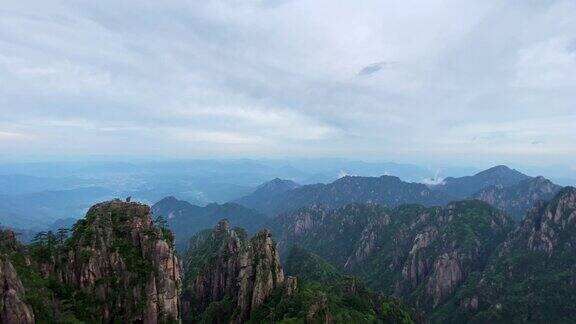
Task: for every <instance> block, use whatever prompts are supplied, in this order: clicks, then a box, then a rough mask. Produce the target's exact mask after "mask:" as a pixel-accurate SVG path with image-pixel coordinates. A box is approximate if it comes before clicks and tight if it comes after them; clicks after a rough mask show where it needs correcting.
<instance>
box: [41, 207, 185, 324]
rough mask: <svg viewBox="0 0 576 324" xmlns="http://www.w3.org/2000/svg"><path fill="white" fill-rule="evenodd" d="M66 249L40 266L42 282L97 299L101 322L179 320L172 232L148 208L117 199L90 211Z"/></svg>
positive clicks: (96, 305)
mask: <svg viewBox="0 0 576 324" xmlns="http://www.w3.org/2000/svg"><path fill="white" fill-rule="evenodd" d="M68 246H69V247H68V248H67V249H66V250H64V251H62V252H61V253H59V254H58V255H56V256H55V257H53V258H52V260H50V262H47V263H44V264H43V265H42V269H43V272H44V275H45V276H46V277H51V278H54V279H56V280H57V281H59V282H61V283H62V284H64V285H66V286H70V287H74V288H76V289H79V290H80V291H82V292H83V293H84V294H87V295H89V296H93V297H94V299H95V307H96V313H97V314H96V316H99V317H100V318H101V319H102V320H103V321H105V322H114V321H121V322H125V323H127V322H143V323H157V322H163V321H175V320H177V319H179V318H180V314H179V309H180V286H181V279H180V264H179V261H178V258H177V257H176V254H175V252H174V247H173V237H172V234H171V233H170V231H168V230H164V229H161V228H159V227H157V226H155V225H154V224H153V221H152V214H151V212H150V208H149V207H148V206H146V205H142V204H138V203H127V202H121V201H119V200H116V201H111V202H106V203H101V204H97V205H95V206H93V207H92V208H90V210H89V211H88V213H87V215H86V219H84V220H82V221H80V222H79V223H77V224H76V225H75V228H74V232H73V235H72V237H71V238H70V239H69V243H68Z"/></svg>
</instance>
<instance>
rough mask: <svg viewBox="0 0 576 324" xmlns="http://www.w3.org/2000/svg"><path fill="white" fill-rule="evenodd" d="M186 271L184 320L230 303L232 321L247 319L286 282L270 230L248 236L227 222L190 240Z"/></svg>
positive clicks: (199, 316)
mask: <svg viewBox="0 0 576 324" xmlns="http://www.w3.org/2000/svg"><path fill="white" fill-rule="evenodd" d="M184 269H185V270H184V271H185V281H184V285H185V288H184V289H185V292H184V297H183V306H184V307H183V310H184V311H183V312H184V314H183V315H184V319H185V321H197V320H198V319H199V318H201V316H203V313H204V312H205V311H206V309H207V308H209V307H218V305H220V306H222V305H223V304H224V302H228V303H229V305H230V309H231V310H233V311H232V313H230V314H229V315H230V320H231V321H232V322H236V323H242V322H244V321H246V320H247V319H248V318H249V317H250V313H251V311H252V310H254V309H256V308H257V307H258V306H260V305H262V304H263V303H264V302H265V300H266V299H267V298H268V297H269V296H270V294H271V293H272V291H273V290H274V289H276V288H278V287H282V286H283V285H284V272H283V271H282V267H281V265H280V261H279V255H278V253H277V251H276V245H275V243H274V241H273V240H272V236H271V234H270V232H269V231H261V232H259V233H257V234H256V235H255V236H254V237H253V238H252V239H250V240H247V239H246V234H245V233H244V232H243V231H242V230H240V229H231V228H230V225H229V223H228V221H226V220H224V221H221V222H219V223H218V225H216V227H215V228H214V230H213V231H212V232H210V233H201V234H199V235H197V236H196V237H194V238H193V239H192V240H191V242H190V247H189V250H188V251H187V255H186V258H185V260H184ZM219 303H220V304H219ZM223 312H225V310H223ZM204 320H205V321H206V320H207V319H206V318H204Z"/></svg>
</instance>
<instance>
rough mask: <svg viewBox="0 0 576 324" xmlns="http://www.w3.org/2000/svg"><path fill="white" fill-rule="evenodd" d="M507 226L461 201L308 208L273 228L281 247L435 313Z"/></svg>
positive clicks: (485, 209)
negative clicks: (309, 254) (442, 204)
mask: <svg viewBox="0 0 576 324" xmlns="http://www.w3.org/2000/svg"><path fill="white" fill-rule="evenodd" d="M512 225H513V223H512V220H511V219H510V218H508V217H507V216H505V215H504V214H503V213H501V212H499V211H497V210H496V209H494V208H493V207H491V206H489V205H488V204H486V203H483V202H480V201H463V202H456V203H451V204H449V205H448V206H447V207H445V208H440V207H432V208H425V207H421V206H416V205H404V206H400V207H398V208H395V209H388V208H384V207H381V206H377V205H366V204H352V205H348V206H346V207H343V208H340V209H337V210H327V209H323V208H321V207H310V208H304V209H302V210H300V211H299V212H296V213H294V214H291V215H286V216H284V217H282V218H279V219H278V220H277V223H276V224H275V225H274V227H273V229H274V232H275V233H276V234H277V235H278V237H279V247H281V249H282V251H285V250H284V249H285V248H288V247H290V246H292V245H298V246H301V247H303V248H306V249H310V250H311V251H313V252H315V253H317V254H318V255H320V256H321V257H323V258H325V259H326V260H328V261H329V262H330V263H331V264H332V265H334V266H336V267H337V268H339V269H344V270H346V271H347V272H349V273H352V274H356V275H358V276H360V277H362V278H363V279H365V280H366V282H367V283H368V285H369V286H371V287H372V288H375V289H377V290H380V291H384V292H387V293H389V294H393V295H394V296H397V297H401V298H403V299H405V300H407V301H409V302H410V303H411V304H413V305H415V306H417V307H418V308H420V309H423V310H426V311H428V312H432V311H433V310H434V309H436V308H437V307H438V306H439V305H441V304H442V303H443V302H445V301H446V300H447V299H448V298H449V297H450V296H451V295H452V294H454V292H455V291H456V290H457V289H458V287H459V286H460V285H461V284H462V283H463V282H464V281H465V280H466V279H467V277H468V276H469V275H470V274H472V273H473V272H475V271H480V270H482V269H483V268H484V266H485V264H486V262H487V260H488V258H489V256H490V254H491V252H492V251H493V249H494V248H495V247H496V246H497V245H498V244H499V243H500V242H502V241H503V240H504V239H505V237H506V234H507V233H508V232H509V231H510V230H511V229H512Z"/></svg>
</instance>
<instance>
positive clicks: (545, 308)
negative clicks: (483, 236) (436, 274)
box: [434, 187, 576, 323]
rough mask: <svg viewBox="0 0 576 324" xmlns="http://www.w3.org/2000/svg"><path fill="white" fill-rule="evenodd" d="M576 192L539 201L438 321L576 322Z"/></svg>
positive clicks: (440, 312) (447, 307) (448, 305)
mask: <svg viewBox="0 0 576 324" xmlns="http://www.w3.org/2000/svg"><path fill="white" fill-rule="evenodd" d="M574 247H576V189H575V188H571V187H567V188H564V189H562V190H560V192H559V193H558V194H557V195H556V196H555V197H554V198H553V199H551V200H550V201H548V202H542V201H541V202H538V203H536V205H535V206H534V207H533V208H532V209H531V210H530V211H529V212H528V213H527V215H526V217H525V218H524V220H523V221H522V222H521V223H520V225H519V227H517V228H516V229H515V230H514V231H512V232H511V233H510V234H509V235H508V237H507V238H506V240H505V241H504V242H503V243H502V244H501V245H500V246H499V247H498V248H497V249H495V252H494V253H493V257H492V258H491V261H490V262H489V263H488V264H487V266H486V267H485V268H484V270H483V271H482V272H481V273H479V274H478V275H476V276H474V277H472V278H469V280H467V282H466V283H465V284H464V285H463V287H464V288H462V289H461V290H460V291H459V292H458V293H457V294H455V295H454V297H453V298H452V300H451V301H450V302H448V303H446V304H445V306H444V307H442V308H441V309H439V311H438V313H437V317H436V318H434V320H435V321H436V322H442V323H448V322H457V323H463V322H474V323H487V322H491V323H512V322H526V323H567V322H572V321H573V320H574V318H576V311H575V310H574V305H575V303H576V296H575V295H574V290H575V289H576V263H575V261H574V260H576V250H575V249H574Z"/></svg>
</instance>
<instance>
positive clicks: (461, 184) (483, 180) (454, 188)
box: [432, 165, 530, 200]
mask: <svg viewBox="0 0 576 324" xmlns="http://www.w3.org/2000/svg"><path fill="white" fill-rule="evenodd" d="M529 178H530V177H529V176H527V175H525V174H523V173H521V172H519V171H516V170H513V169H510V168H509V167H507V166H505V165H499V166H495V167H492V168H490V169H488V170H484V171H482V172H480V173H477V174H475V175H473V176H466V177H461V178H452V177H449V178H446V179H444V181H443V183H442V184H440V185H436V186H432V188H433V189H434V190H435V191H437V192H441V193H443V194H444V195H446V196H448V197H451V198H453V199H455V200H456V199H464V198H468V197H470V196H472V195H473V194H475V193H477V192H478V191H480V190H482V189H484V188H487V187H490V186H501V187H508V186H513V185H516V184H518V183H519V182H520V181H522V180H527V179H529Z"/></svg>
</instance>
